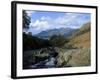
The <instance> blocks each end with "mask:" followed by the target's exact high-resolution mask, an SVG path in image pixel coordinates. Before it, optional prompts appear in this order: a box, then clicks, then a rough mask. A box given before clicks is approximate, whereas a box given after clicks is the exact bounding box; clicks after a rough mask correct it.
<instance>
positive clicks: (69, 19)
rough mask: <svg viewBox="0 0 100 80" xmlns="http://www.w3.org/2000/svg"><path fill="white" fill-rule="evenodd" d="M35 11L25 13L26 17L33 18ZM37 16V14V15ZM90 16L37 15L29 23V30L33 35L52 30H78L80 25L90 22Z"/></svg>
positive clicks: (81, 14) (66, 14)
mask: <svg viewBox="0 0 100 80" xmlns="http://www.w3.org/2000/svg"><path fill="white" fill-rule="evenodd" d="M34 12H35V11H29V12H28V11H27V13H28V15H31V16H33V15H32V14H34ZM38 14H39V13H38ZM90 20H91V19H90V14H86V13H64V14H63V15H59V16H58V15H57V16H56V18H55V17H54V16H51V15H49V14H48V15H43V14H42V15H41V14H40V15H39V16H38V17H35V18H33V20H31V23H30V30H29V31H31V32H32V33H33V34H36V33H39V32H41V31H45V30H49V29H54V28H62V27H64V28H79V27H81V25H82V24H84V23H86V22H88V21H90Z"/></svg>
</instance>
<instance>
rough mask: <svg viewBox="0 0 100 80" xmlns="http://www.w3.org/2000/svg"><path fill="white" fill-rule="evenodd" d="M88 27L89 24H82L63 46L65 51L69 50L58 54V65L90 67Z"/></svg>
mask: <svg viewBox="0 0 100 80" xmlns="http://www.w3.org/2000/svg"><path fill="white" fill-rule="evenodd" d="M90 27H91V26H90V23H86V24H84V25H83V26H82V27H81V28H80V30H78V31H76V32H75V34H74V35H73V36H72V38H71V39H70V41H69V42H68V43H66V44H65V45H64V48H65V49H68V48H70V49H68V50H67V51H65V52H60V54H59V57H58V65H63V66H76V67H77V66H90V65H91V48H90V41H91V40H90V38H91V37H90V36H91V35H90ZM61 53H62V54H61Z"/></svg>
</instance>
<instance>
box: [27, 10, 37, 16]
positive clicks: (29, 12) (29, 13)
mask: <svg viewBox="0 0 100 80" xmlns="http://www.w3.org/2000/svg"><path fill="white" fill-rule="evenodd" d="M26 13H27V14H28V16H31V15H32V14H33V13H35V11H26Z"/></svg>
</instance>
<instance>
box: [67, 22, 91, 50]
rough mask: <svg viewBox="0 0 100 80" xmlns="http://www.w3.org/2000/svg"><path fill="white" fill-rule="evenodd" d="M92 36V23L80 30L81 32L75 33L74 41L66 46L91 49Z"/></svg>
mask: <svg viewBox="0 0 100 80" xmlns="http://www.w3.org/2000/svg"><path fill="white" fill-rule="evenodd" d="M90 36H91V35H90V23H86V24H84V25H83V26H82V27H81V28H80V30H78V31H76V32H75V33H74V35H73V37H72V39H71V40H70V41H69V43H68V44H65V46H66V45H71V46H72V47H78V48H83V47H85V48H88V47H90Z"/></svg>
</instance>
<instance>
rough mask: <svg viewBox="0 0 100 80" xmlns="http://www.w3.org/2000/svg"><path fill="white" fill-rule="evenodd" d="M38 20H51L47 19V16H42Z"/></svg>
mask: <svg viewBox="0 0 100 80" xmlns="http://www.w3.org/2000/svg"><path fill="white" fill-rule="evenodd" d="M40 20H43V21H44V20H47V21H49V20H51V18H50V17H48V16H42V17H41V19H40Z"/></svg>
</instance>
